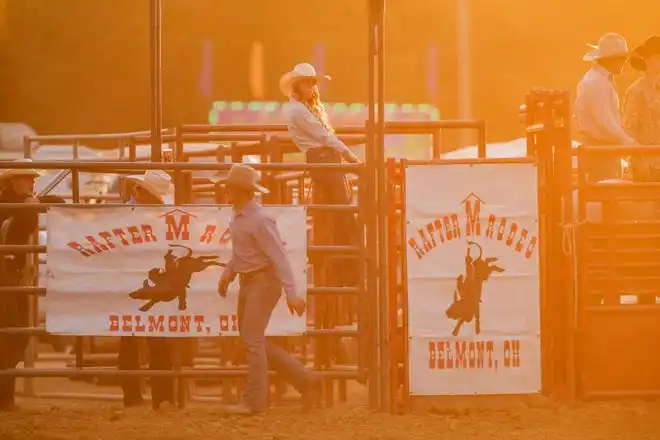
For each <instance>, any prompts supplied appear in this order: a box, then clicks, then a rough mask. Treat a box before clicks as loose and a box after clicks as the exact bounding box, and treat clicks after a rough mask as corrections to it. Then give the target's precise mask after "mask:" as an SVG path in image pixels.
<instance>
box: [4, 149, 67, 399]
mask: <svg viewBox="0 0 660 440" xmlns="http://www.w3.org/2000/svg"><path fill="white" fill-rule="evenodd" d="M15 162H19V163H26V162H28V163H29V162H31V160H30V159H19V160H16V161H15ZM43 175H44V171H43V170H37V169H32V168H14V169H6V170H3V171H2V172H0V243H2V244H13V245H24V244H29V243H30V241H31V237H32V236H33V235H34V233H35V231H36V230H37V225H38V223H39V216H38V214H37V213H36V212H34V211H32V212H29V211H16V210H8V209H2V204H3V203H38V202H43V203H64V200H63V199H62V198H60V197H56V196H40V197H36V196H35V195H34V188H35V180H36V179H37V178H38V177H41V176H43ZM0 257H1V258H2V260H1V261H0V285H3V286H23V285H30V284H31V283H32V279H33V275H34V273H33V272H34V270H35V268H34V267H33V266H32V264H31V261H32V259H30V258H27V255H26V254H15V255H11V254H7V255H2V256H0ZM28 309H29V300H28V297H27V296H25V295H0V328H3V327H26V326H28V325H29V318H28V317H29V312H28ZM27 344H28V337H27V335H23V334H12V335H10V334H0V369H5V368H15V367H16V365H17V364H18V363H19V362H21V361H22V360H23V356H24V353H25V349H26V347H27ZM14 382H15V381H14V378H13V377H9V376H0V411H6V410H11V409H12V408H13V407H14V389H15V387H14Z"/></svg>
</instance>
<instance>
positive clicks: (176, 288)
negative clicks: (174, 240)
mask: <svg viewBox="0 0 660 440" xmlns="http://www.w3.org/2000/svg"><path fill="white" fill-rule="evenodd" d="M169 246H170V247H171V248H172V247H179V248H184V249H187V250H188V253H187V254H186V255H184V256H183V257H177V256H176V255H174V253H173V250H172V249H169V250H168V251H167V254H165V257H164V259H165V269H164V270H163V269H161V268H159V267H154V268H153V269H151V270H150V271H149V274H148V275H147V279H146V280H144V282H143V283H142V287H141V288H139V289H137V290H134V291H133V292H131V293H129V294H128V296H130V297H131V298H133V299H137V300H147V303H145V304H144V305H142V306H141V307H140V311H141V312H148V311H149V310H151V308H152V307H153V306H154V305H156V304H157V303H159V302H172V301H174V300H175V299H178V300H179V310H181V311H183V310H186V308H187V295H188V288H189V287H190V285H189V284H190V280H191V279H192V275H193V274H194V273H198V272H202V271H203V270H205V269H207V268H209V267H211V266H219V267H225V266H226V264H225V263H220V262H219V261H214V260H217V259H218V258H220V257H218V256H215V255H201V256H199V257H193V256H192V255H193V250H192V249H190V248H189V247H188V246H181V245H178V244H171V245H169ZM150 282H151V283H153V285H152V284H150Z"/></svg>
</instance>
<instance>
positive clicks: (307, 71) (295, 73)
mask: <svg viewBox="0 0 660 440" xmlns="http://www.w3.org/2000/svg"><path fill="white" fill-rule="evenodd" d="M303 78H313V79H315V80H317V81H322V80H326V81H330V79H331V78H330V77H329V76H328V75H323V76H319V75H317V74H316V69H314V66H312V65H311V64H309V63H301V64H298V65H296V67H294V68H293V70H292V71H291V72H287V73H285V74H284V75H282V77H281V78H280V90H281V91H282V93H284V95H286V96H291V91H292V88H293V84H294V83H295V82H296V81H297V80H299V79H303Z"/></svg>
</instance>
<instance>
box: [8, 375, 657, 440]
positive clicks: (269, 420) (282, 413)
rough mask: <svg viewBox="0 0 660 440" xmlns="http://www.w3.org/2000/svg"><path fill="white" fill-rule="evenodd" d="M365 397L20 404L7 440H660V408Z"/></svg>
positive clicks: (10, 420)
mask: <svg viewBox="0 0 660 440" xmlns="http://www.w3.org/2000/svg"><path fill="white" fill-rule="evenodd" d="M49 382H54V381H49ZM72 386H73V387H74V388H75V387H78V386H79V385H78V384H71V383H67V382H63V381H57V383H55V384H52V385H50V386H48V387H47V388H49V390H48V391H53V390H54V389H55V388H58V389H60V390H61V389H62V387H65V388H71V387H72ZM39 388H40V389H43V388H44V385H41V384H40V386H39ZM67 391H71V389H67ZM362 393H363V389H362V388H361V387H360V389H359V390H355V395H353V396H351V397H352V399H351V401H352V402H355V403H353V404H351V405H336V406H335V407H333V408H331V409H316V410H314V411H313V412H311V413H308V414H304V413H302V412H301V410H300V409H299V407H297V406H291V407H286V408H277V409H273V410H271V411H270V412H269V413H267V414H265V415H261V416H257V417H252V418H247V419H246V418H240V417H236V416H233V417H222V416H220V415H218V413H217V412H216V410H215V408H216V405H215V404H210V403H209V404H201V403H194V404H191V405H190V406H189V407H188V408H186V409H184V410H180V411H177V410H175V409H171V408H170V409H164V410H161V411H158V412H155V411H153V410H151V408H150V407H149V406H145V407H139V408H131V409H128V410H124V409H123V408H122V406H121V405H120V403H119V402H90V401H72V400H40V399H20V401H19V404H20V406H21V409H20V410H18V411H17V412H12V413H0V440H27V439H36V440H59V439H61V440H65V439H66V440H83V439H94V440H99V439H102V440H106V439H107V440H133V439H140V440H152V439H153V440H156V439H157V440H175V439H185V438H191V439H193V438H194V439H207V438H213V439H223V440H225V439H227V440H231V439H236V440H243V439H245V440H250V439H268V440H275V439H277V440H285V439H310V440H323V439H340V440H350V439H365V440H380V439H382V440H395V439H397V440H398V439H401V440H405V439H429V440H431V439H434V440H435V439H449V440H452V439H457V440H458V439H461V440H465V439H489V440H493V439H507V440H510V439H516V440H527V439H529V440H542V439H552V440H555V439H570V440H573V439H575V440H578V439H579V440H592V439H593V440H596V439H598V440H615V439H622V440H627V439H630V440H643V439H659V440H660V402H643V401H626V402H600V403H589V404H580V405H576V406H574V407H571V408H568V407H564V406H559V405H556V404H554V403H552V402H548V401H543V400H538V399H537V400H528V401H526V402H525V401H515V402H513V403H508V404H505V405H501V406H495V407H493V406H492V405H491V406H490V407H477V406H474V405H471V404H461V405H459V406H456V407H451V408H448V409H444V410H437V409H435V410H434V409H430V410H428V411H424V412H423V413H420V414H415V415H399V416H394V415H387V414H374V413H370V412H369V411H368V410H366V409H365V408H364V406H362V405H360V404H359V403H362V402H360V401H361V400H362V398H363V396H361V395H360V394H362Z"/></svg>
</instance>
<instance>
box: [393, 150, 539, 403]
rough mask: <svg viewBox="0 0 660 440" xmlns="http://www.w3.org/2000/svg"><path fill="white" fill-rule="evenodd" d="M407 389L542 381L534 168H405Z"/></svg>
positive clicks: (448, 390)
mask: <svg viewBox="0 0 660 440" xmlns="http://www.w3.org/2000/svg"><path fill="white" fill-rule="evenodd" d="M405 176H406V222H407V226H406V242H407V246H406V248H407V252H406V259H407V262H406V265H407V273H408V314H409V315H408V323H409V324H408V337H409V341H408V343H409V350H408V353H409V365H410V371H409V373H410V393H411V394H412V395H449V394H456V395H468V394H528V393H537V392H539V391H540V389H541V354H540V352H541V344H540V309H539V294H540V292H539V263H538V252H539V239H538V208H537V170H536V166H535V165H534V164H532V163H508V164H502V163H498V164H473V165H471V164H446V165H410V166H408V167H407V168H406V175H405Z"/></svg>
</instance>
